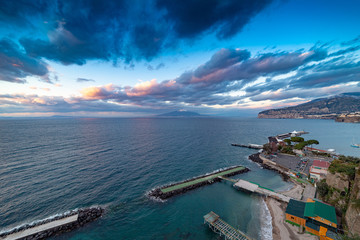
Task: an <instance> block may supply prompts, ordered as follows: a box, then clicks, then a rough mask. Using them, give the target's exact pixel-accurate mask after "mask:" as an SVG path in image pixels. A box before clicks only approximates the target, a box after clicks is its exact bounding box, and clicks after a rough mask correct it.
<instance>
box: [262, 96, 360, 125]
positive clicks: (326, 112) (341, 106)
mask: <svg viewBox="0 0 360 240" xmlns="http://www.w3.org/2000/svg"><path fill="white" fill-rule="evenodd" d="M355 112H360V93H345V94H341V95H337V96H334V97H330V98H321V99H316V100H313V101H311V102H308V103H304V104H300V105H297V106H294V107H287V108H280V109H270V110H266V111H262V112H260V113H259V114H258V118H314V119H335V118H336V117H337V116H338V115H340V114H350V113H355Z"/></svg>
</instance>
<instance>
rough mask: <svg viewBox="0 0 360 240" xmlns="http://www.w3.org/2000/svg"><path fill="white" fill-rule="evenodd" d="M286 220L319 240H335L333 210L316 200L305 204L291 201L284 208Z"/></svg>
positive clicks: (335, 224) (335, 223)
mask: <svg viewBox="0 0 360 240" xmlns="http://www.w3.org/2000/svg"><path fill="white" fill-rule="evenodd" d="M285 213H286V220H288V221H290V222H293V223H296V224H298V225H300V226H302V227H304V228H305V230H306V231H307V232H310V233H312V234H315V235H317V236H319V237H320V240H333V239H336V232H337V220H336V213H335V208H334V207H332V206H330V205H328V204H326V203H323V202H320V201H318V200H313V199H308V201H307V202H302V201H296V200H293V199H291V200H290V202H289V204H288V206H287V208H286V211H285Z"/></svg>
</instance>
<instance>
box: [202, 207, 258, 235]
mask: <svg viewBox="0 0 360 240" xmlns="http://www.w3.org/2000/svg"><path fill="white" fill-rule="evenodd" d="M204 224H208V226H209V227H210V229H211V230H213V231H214V232H216V233H218V234H220V236H224V237H225V239H226V240H252V239H251V238H249V237H248V236H246V234H245V233H243V232H242V231H240V230H238V229H235V228H234V227H232V226H231V225H229V224H228V223H226V222H225V221H224V220H222V219H221V218H220V217H219V216H218V215H217V214H216V213H214V212H209V213H208V214H206V215H205V216H204Z"/></svg>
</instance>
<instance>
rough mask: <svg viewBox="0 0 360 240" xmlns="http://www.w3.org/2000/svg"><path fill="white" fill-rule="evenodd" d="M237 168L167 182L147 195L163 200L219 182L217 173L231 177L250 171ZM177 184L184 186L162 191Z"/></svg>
mask: <svg viewBox="0 0 360 240" xmlns="http://www.w3.org/2000/svg"><path fill="white" fill-rule="evenodd" d="M237 168H239V166H236V167H230V168H226V169H221V170H218V171H215V172H212V173H208V174H205V175H202V176H198V177H195V178H191V179H188V180H185V181H182V182H178V183H173V184H169V185H166V186H162V187H158V188H155V189H153V190H151V191H150V192H149V193H148V194H147V195H148V196H149V197H154V198H158V199H162V200H165V199H167V198H170V197H172V196H175V195H179V194H182V193H185V192H187V191H190V190H193V189H196V188H199V187H201V186H205V185H210V184H213V183H215V182H220V181H221V179H220V178H218V175H221V176H224V177H231V176H234V175H237V174H241V173H246V172H248V171H250V170H249V169H248V168H245V167H241V169H238V170H237ZM234 169H235V170H234ZM231 170H234V171H231ZM229 171H230V172H229ZM222 173H224V174H222ZM202 178H204V180H203V181H199V180H201V179H202ZM177 185H179V186H181V185H185V186H184V187H179V188H176V189H174V190H171V191H166V192H164V189H167V188H171V187H174V186H177Z"/></svg>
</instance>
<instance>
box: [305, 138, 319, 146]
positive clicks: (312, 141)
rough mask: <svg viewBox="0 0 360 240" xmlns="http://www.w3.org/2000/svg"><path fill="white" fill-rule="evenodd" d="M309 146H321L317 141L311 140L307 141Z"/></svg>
mask: <svg viewBox="0 0 360 240" xmlns="http://www.w3.org/2000/svg"><path fill="white" fill-rule="evenodd" d="M307 142H308V144H309V145H313V144H316V145H317V144H319V141H318V140H315V139H310V140H307Z"/></svg>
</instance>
